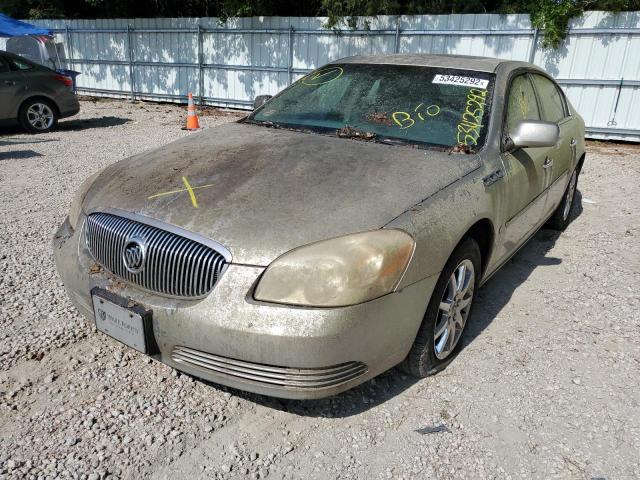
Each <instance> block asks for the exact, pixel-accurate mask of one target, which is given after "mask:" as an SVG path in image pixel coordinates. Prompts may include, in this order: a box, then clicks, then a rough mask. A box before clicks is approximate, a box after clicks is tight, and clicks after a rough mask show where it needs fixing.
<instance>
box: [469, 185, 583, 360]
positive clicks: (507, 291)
mask: <svg viewBox="0 0 640 480" xmlns="http://www.w3.org/2000/svg"><path fill="white" fill-rule="evenodd" d="M582 210H583V209H582V193H581V192H580V190H576V196H575V198H574V202H573V207H572V209H571V213H570V217H569V225H568V226H567V228H571V223H572V222H573V221H574V220H575V219H576V218H577V217H579V216H580V215H581V214H582ZM560 235H562V232H557V231H555V230H548V229H545V228H544V227H543V228H541V229H540V230H538V232H537V233H536V234H535V235H534V236H533V237H532V238H531V239H530V240H529V241H528V242H527V243H526V244H525V245H524V246H523V247H522V248H521V249H520V251H519V252H518V253H516V254H515V255H514V256H513V257H512V258H511V260H509V261H508V262H507V263H506V264H505V265H504V266H503V267H502V268H501V269H500V270H498V272H497V273H496V274H495V275H494V276H493V277H492V278H491V279H490V280H489V281H488V282H487V283H486V284H485V285H484V286H483V287H482V288H481V289H480V290H479V291H478V298H477V300H476V304H475V306H474V310H473V313H472V317H471V322H470V323H469V326H468V328H467V330H466V331H465V333H464V336H463V338H462V341H463V343H462V348H461V349H464V348H465V347H466V346H467V345H469V344H470V343H471V342H472V341H473V340H474V339H475V338H476V337H477V336H478V335H480V334H481V333H482V332H483V331H484V329H485V328H487V327H488V326H489V325H490V324H491V322H492V321H493V319H494V318H495V317H496V316H497V315H498V313H500V311H501V310H502V309H503V308H504V306H505V305H507V303H509V300H511V297H512V296H513V292H514V291H515V289H516V288H518V287H519V286H520V285H522V283H524V282H525V281H526V280H527V278H529V275H531V273H532V272H533V271H534V270H535V269H536V268H537V267H539V266H545V265H559V264H560V263H562V259H560V258H556V257H547V253H548V252H549V250H551V248H553V246H554V245H555V243H556V240H557V239H558V237H560ZM514 335H517V332H515V333H514Z"/></svg>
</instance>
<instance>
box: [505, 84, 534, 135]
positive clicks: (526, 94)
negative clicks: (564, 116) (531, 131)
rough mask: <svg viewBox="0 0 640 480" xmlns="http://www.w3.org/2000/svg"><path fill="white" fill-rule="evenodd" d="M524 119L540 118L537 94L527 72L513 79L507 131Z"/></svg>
mask: <svg viewBox="0 0 640 480" xmlns="http://www.w3.org/2000/svg"><path fill="white" fill-rule="evenodd" d="M523 120H540V112H539V110H538V103H537V102H536V95H535V93H534V91H533V87H532V86H531V82H530V81H529V77H528V75H526V74H523V75H518V76H517V77H515V78H514V79H513V80H512V81H511V86H510V87H509V98H508V101H507V117H506V121H505V133H508V132H510V131H511V130H513V129H514V128H515V126H516V125H517V124H518V122H521V121H523Z"/></svg>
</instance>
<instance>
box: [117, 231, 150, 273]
mask: <svg viewBox="0 0 640 480" xmlns="http://www.w3.org/2000/svg"><path fill="white" fill-rule="evenodd" d="M146 253H147V249H146V246H145V243H144V239H143V238H140V237H135V236H134V237H129V238H128V239H127V241H126V242H124V247H123V249H122V261H123V262H124V268H126V269H127V270H128V271H129V272H131V273H140V272H141V271H142V269H143V268H144V262H145V258H146Z"/></svg>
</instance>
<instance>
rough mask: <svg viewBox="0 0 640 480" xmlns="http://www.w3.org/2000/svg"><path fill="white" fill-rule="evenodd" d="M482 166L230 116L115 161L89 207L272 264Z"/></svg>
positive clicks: (463, 158)
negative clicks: (152, 222)
mask: <svg viewBox="0 0 640 480" xmlns="http://www.w3.org/2000/svg"><path fill="white" fill-rule="evenodd" d="M478 167H479V158H478V156H477V155H462V154H452V155H449V154H447V153H442V152H436V151H431V150H424V149H418V148H410V147H405V146H402V147H398V146H390V145H383V144H380V143H372V142H364V141H360V140H350V139H344V138H338V137H334V136H330V135H318V134H309V133H303V132H297V131H291V130H285V129H276V128H268V127H265V126H258V125H253V124H247V123H230V124H226V125H223V126H220V127H216V128H213V129H209V130H205V131H203V132H200V133H197V134H192V135H189V136H187V137H185V138H183V139H181V140H178V141H176V142H173V143H171V144H169V145H166V146H164V147H161V148H158V149H156V150H152V151H149V152H145V153H143V154H140V155H136V156H134V157H131V158H128V159H126V160H123V161H120V162H118V163H115V164H113V165H111V166H109V167H107V168H106V169H105V170H104V171H103V172H102V173H101V174H100V175H99V176H98V178H97V179H96V180H95V182H94V183H93V185H92V186H91V187H90V189H89V190H88V192H87V194H86V196H85V199H84V202H83V210H84V211H85V212H87V213H91V212H94V211H104V210H107V209H109V208H116V209H121V210H126V211H129V212H133V213H137V214H140V215H144V216H147V217H152V218H154V219H157V220H160V221H162V222H165V223H169V224H172V225H175V226H178V227H181V228H184V229H186V230H189V231H191V232H194V233H197V234H200V235H203V236H206V237H208V238H211V239H213V240H216V241H217V242H219V243H221V244H223V245H224V246H226V247H227V248H228V249H229V251H230V252H231V254H232V258H233V259H232V261H233V262H234V263H241V264H249V265H262V266H266V265H268V264H269V263H270V262H271V261H273V260H274V259H275V258H277V257H278V256H279V255H281V254H283V253H285V252H287V251H288V250H291V249H292V248H295V247H298V246H300V245H305V244H308V243H311V242H315V241H318V240H323V239H327V238H332V237H336V236H340V235H344V234H348V233H354V232H360V231H365V230H372V229H377V228H381V227H383V226H384V225H385V224H387V223H388V222H390V221H391V220H393V219H394V218H395V217H397V216H398V215H400V214H402V213H403V212H404V211H406V210H407V209H409V208H411V207H412V206H413V205H415V204H417V203H419V202H420V201H421V200H423V199H425V198H427V197H429V196H431V195H432V194H434V193H435V192H437V191H439V190H441V189H443V188H445V187H446V186H447V185H450V184H451V183H452V182H454V181H456V180H458V179H459V178H461V177H462V176H464V175H466V174H467V173H469V172H471V171H473V170H474V169H476V168H478ZM185 182H188V184H189V185H190V186H191V188H192V189H193V190H192V192H193V195H194V197H195V198H192V197H191V195H190V193H189V191H188V190H187V188H186V183H185ZM196 205H197V206H196Z"/></svg>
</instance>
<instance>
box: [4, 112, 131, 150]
mask: <svg viewBox="0 0 640 480" xmlns="http://www.w3.org/2000/svg"><path fill="white" fill-rule="evenodd" d="M132 121H133V120H132V119H130V118H123V117H112V116H108V117H107V116H105V117H96V118H78V119H73V118H72V119H70V120H60V121H59V122H58V126H57V127H56V128H55V129H54V130H53V131H52V132H49V133H54V134H55V133H56V132H67V131H71V132H76V131H82V130H88V129H90V128H106V127H117V126H118V125H124V124H125V123H129V122H132ZM20 134H22V135H29V136H30V137H31V138H33V140H29V141H24V142H21V143H25V144H28V143H42V142H56V141H57V140H53V139H47V140H38V135H39V134H37V133H33V134H29V133H27V132H25V131H24V130H23V129H22V127H20V126H19V125H3V126H2V127H0V135H20ZM4 143H5V142H2V141H0V146H1V145H2V144H4ZM6 143H16V142H6Z"/></svg>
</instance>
